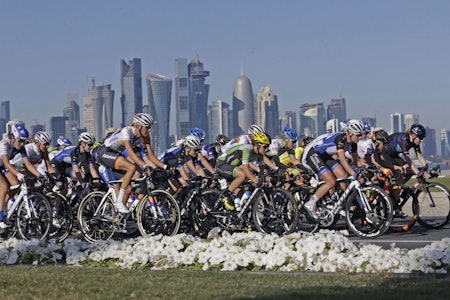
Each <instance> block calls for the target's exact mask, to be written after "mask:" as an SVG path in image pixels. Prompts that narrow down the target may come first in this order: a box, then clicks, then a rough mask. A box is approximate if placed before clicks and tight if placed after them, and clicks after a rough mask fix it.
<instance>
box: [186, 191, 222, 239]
mask: <svg viewBox="0 0 450 300" xmlns="http://www.w3.org/2000/svg"><path fill="white" fill-rule="evenodd" d="M221 193H222V192H221V191H219V190H216V189H205V190H203V191H201V192H200V193H199V194H197V195H196V196H195V198H194V199H193V201H192V203H191V206H192V209H191V212H192V223H193V225H194V230H195V232H196V233H197V234H198V235H199V236H200V237H202V238H205V237H207V236H208V233H209V232H210V231H211V230H212V229H213V228H216V227H219V224H218V223H217V214H218V213H220V211H218V210H217V209H216V208H215V207H214V204H215V203H216V201H217V199H218V198H219V197H220V195H221Z"/></svg>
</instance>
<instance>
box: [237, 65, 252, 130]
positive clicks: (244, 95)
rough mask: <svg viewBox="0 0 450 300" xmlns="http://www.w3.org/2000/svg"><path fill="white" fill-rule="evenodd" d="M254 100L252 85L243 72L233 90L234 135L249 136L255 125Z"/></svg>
mask: <svg viewBox="0 0 450 300" xmlns="http://www.w3.org/2000/svg"><path fill="white" fill-rule="evenodd" d="M253 98H254V96H253V91H252V83H251V82H250V79H248V78H247V77H246V76H244V74H243V72H241V76H239V77H238V78H236V80H235V81H234V88H233V124H234V127H233V135H235V136H236V135H241V134H247V129H248V127H249V126H250V125H251V124H253V123H255V109H254V106H253Z"/></svg>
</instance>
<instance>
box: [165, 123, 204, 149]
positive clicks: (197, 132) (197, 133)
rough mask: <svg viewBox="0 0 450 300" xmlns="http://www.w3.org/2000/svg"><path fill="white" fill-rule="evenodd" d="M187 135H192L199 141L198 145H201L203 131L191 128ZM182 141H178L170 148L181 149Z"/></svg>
mask: <svg viewBox="0 0 450 300" xmlns="http://www.w3.org/2000/svg"><path fill="white" fill-rule="evenodd" d="M189 135H193V136H195V137H197V138H198V139H199V140H200V143H201V144H203V142H204V141H205V137H206V133H205V131H204V130H203V129H201V128H198V127H192V128H191V129H189ZM183 143H184V139H180V140H178V141H176V142H175V143H173V144H172V147H183Z"/></svg>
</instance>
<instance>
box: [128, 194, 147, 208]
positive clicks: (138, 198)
mask: <svg viewBox="0 0 450 300" xmlns="http://www.w3.org/2000/svg"><path fill="white" fill-rule="evenodd" d="M143 197H144V195H142V194H139V195H138V196H137V197H136V198H135V199H134V200H133V202H132V203H131V205H130V208H129V209H130V211H133V210H134V209H135V208H136V206H137V205H138V204H139V202H140V201H141V199H142V198H143Z"/></svg>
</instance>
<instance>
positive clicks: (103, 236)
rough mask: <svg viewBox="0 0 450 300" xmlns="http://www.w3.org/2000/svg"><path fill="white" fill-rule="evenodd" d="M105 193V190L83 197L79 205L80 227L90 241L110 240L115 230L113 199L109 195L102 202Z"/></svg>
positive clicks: (78, 217)
mask: <svg viewBox="0 0 450 300" xmlns="http://www.w3.org/2000/svg"><path fill="white" fill-rule="evenodd" d="M104 195H105V193H104V192H92V193H90V194H88V195H87V196H86V197H84V198H83V200H82V201H81V203H80V206H79V207H78V212H77V220H78V227H79V229H80V230H81V233H82V234H83V236H84V239H85V240H86V241H88V242H89V243H94V242H97V241H100V240H109V239H110V238H112V236H113V235H114V232H115V225H114V219H115V211H114V206H113V201H112V199H111V198H110V197H108V198H107V199H106V201H104V202H103V203H101V202H102V198H103V196H104ZM100 204H101V207H100Z"/></svg>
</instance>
